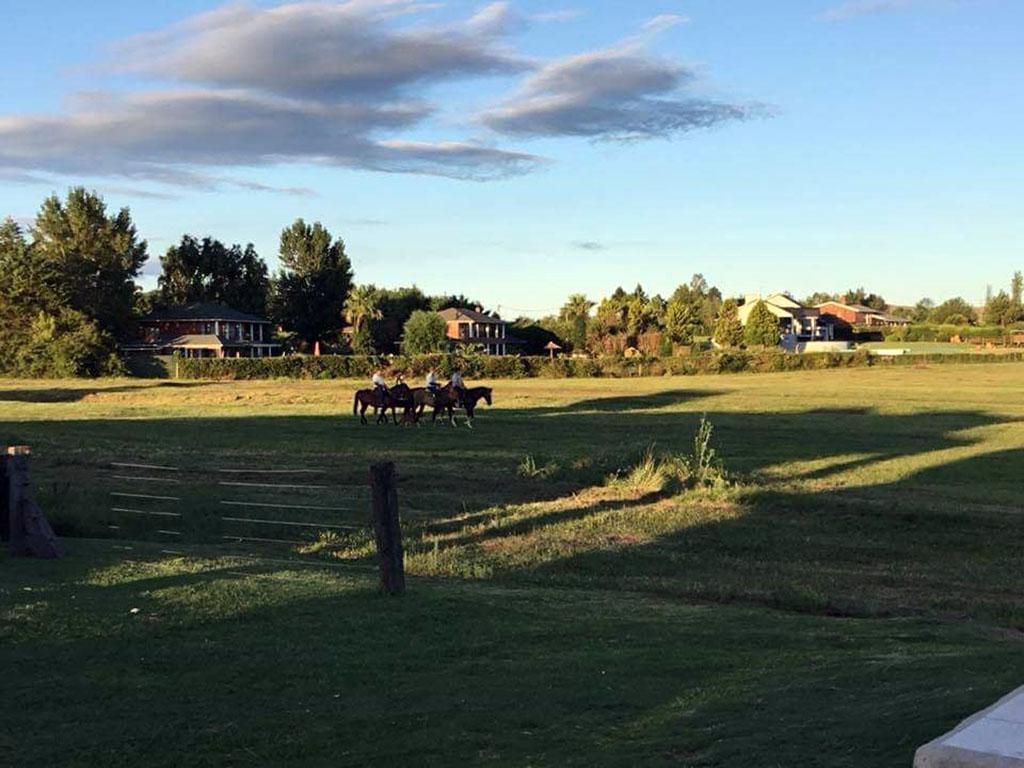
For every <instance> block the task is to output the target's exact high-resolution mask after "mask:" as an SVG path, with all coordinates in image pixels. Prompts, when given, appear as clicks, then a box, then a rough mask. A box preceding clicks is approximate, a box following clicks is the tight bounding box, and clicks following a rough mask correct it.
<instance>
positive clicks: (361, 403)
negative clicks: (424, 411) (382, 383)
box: [352, 381, 412, 424]
mask: <svg viewBox="0 0 1024 768" xmlns="http://www.w3.org/2000/svg"><path fill="white" fill-rule="evenodd" d="M367 408H373V412H374V413H375V414H376V415H377V423H378V424H381V423H383V422H386V421H387V420H388V409H389V408H390V409H391V418H393V419H394V421H395V424H398V412H397V410H398V409H399V408H401V409H402V411H403V412H404V414H405V416H409V415H410V411H411V409H412V398H411V397H410V390H409V385H407V384H406V383H404V382H401V381H400V382H398V383H397V384H395V386H393V387H392V388H391V389H389V390H388V391H387V392H386V393H385V394H384V404H383V405H381V399H380V396H379V395H378V394H377V391H376V390H373V389H360V390H357V391H356V393H355V396H354V397H353V398H352V415H353V416H356V415H358V416H359V421H360V422H361V423H363V424H368V423H369V422H368V421H367V420H366V409H367ZM360 409H362V410H360Z"/></svg>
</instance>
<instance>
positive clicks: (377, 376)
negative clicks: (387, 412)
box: [372, 368, 388, 408]
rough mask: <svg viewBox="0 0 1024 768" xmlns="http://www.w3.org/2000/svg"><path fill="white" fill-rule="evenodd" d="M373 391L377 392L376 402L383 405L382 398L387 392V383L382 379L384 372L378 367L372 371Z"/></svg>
mask: <svg viewBox="0 0 1024 768" xmlns="http://www.w3.org/2000/svg"><path fill="white" fill-rule="evenodd" d="M372 381H373V391H374V392H375V393H377V402H379V403H380V407H381V408H383V407H384V398H385V397H386V396H387V394H388V383H387V381H385V379H384V372H383V371H382V370H380V369H379V368H378V369H377V370H376V371H374V372H373V379H372Z"/></svg>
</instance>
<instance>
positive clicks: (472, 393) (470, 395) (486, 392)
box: [462, 387, 493, 427]
mask: <svg viewBox="0 0 1024 768" xmlns="http://www.w3.org/2000/svg"><path fill="white" fill-rule="evenodd" d="M492 393H493V390H492V389H491V388H490V387H470V388H469V389H464V390H463V391H462V407H463V408H465V409H466V418H467V419H469V421H468V422H467V425H468V426H470V427H472V426H473V411H474V410H475V409H476V404H477V403H478V402H480V400H481V399H482V400H483V401H484V402H486V403H487V404H488V405H491V395H492Z"/></svg>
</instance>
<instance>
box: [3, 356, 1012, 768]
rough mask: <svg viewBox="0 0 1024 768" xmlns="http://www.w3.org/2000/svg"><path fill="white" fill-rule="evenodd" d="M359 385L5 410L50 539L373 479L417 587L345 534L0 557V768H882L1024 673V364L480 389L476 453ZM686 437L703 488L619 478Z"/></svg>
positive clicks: (53, 391) (293, 385)
mask: <svg viewBox="0 0 1024 768" xmlns="http://www.w3.org/2000/svg"><path fill="white" fill-rule="evenodd" d="M355 384H356V383H354V382H347V383H346V382H292V381H287V382H284V381H282V382H251V383H206V382H163V383H159V382H141V381H130V380H125V381H111V382H99V383H83V382H75V383H68V384H63V383H56V384H55V383H48V382H32V383H27V382H0V408H2V409H3V415H2V417H0V439H2V440H3V441H4V442H6V443H8V444H11V443H28V444H30V445H32V446H33V449H34V451H35V456H34V459H33V461H34V466H35V471H36V481H37V486H38V487H39V495H40V497H41V499H42V500H43V501H44V503H45V504H47V506H48V509H49V511H50V512H51V515H52V516H53V517H54V518H55V519H56V520H57V521H58V524H59V525H61V526H62V527H66V528H67V529H68V530H71V531H74V530H76V529H77V530H80V531H82V532H87V533H93V530H92V529H90V527H89V524H90V519H93V518H95V519H97V520H98V519H102V518H103V514H104V510H103V509H101V503H100V500H101V498H102V496H103V493H104V487H105V486H104V485H103V483H104V480H103V479H102V476H101V474H100V473H98V472H97V471H96V467H98V466H101V465H103V464H104V463H108V462H110V461H112V460H121V461H125V460H128V461H132V460H135V461H142V460H145V461H147V462H152V463H157V464H159V463H172V462H176V463H177V464H180V465H189V466H264V467H267V466H287V467H295V466H318V467H324V466H326V467H330V468H331V469H332V473H333V474H332V479H335V480H340V481H344V482H351V483H361V482H363V480H364V478H365V474H366V465H367V463H368V462H369V461H370V460H373V459H376V458H379V457H387V458H392V459H394V460H395V461H396V462H397V464H398V466H399V472H400V474H401V477H402V485H401V489H400V499H401V503H402V508H403V518H404V525H405V534H406V544H407V551H408V558H407V562H408V568H409V571H410V573H411V576H410V589H409V593H408V594H407V595H406V596H405V597H404V598H402V599H399V600H389V599H385V598H382V597H379V596H378V595H377V594H376V593H375V589H374V587H375V584H374V581H373V573H372V570H371V569H370V567H369V566H370V565H371V564H372V560H371V559H370V553H371V548H370V545H369V536H368V535H367V533H366V532H365V531H363V532H359V531H357V532H354V533H350V534H341V535H332V536H323V537H321V540H320V542H319V543H318V544H317V545H316V546H313V547H306V548H305V550H306V551H309V550H312V552H311V554H308V555H306V556H305V558H304V559H302V560H301V561H300V562H298V563H296V562H293V558H294V557H295V555H294V553H284V554H288V555H289V557H283V556H282V553H279V552H275V553H274V554H273V556H269V555H268V551H261V552H258V553H257V552H256V551H255V550H252V551H251V552H250V554H252V555H254V556H242V555H240V554H229V553H228V551H227V550H225V549H224V548H223V547H219V546H211V545H209V544H207V543H205V541H200V540H199V539H197V540H196V541H188V542H185V543H183V544H181V545H178V546H177V548H178V549H181V550H183V551H186V552H187V554H185V555H170V554H165V553H163V552H162V551H161V550H163V549H165V548H166V547H165V545H160V544H152V545H151V544H145V543H138V544H132V546H133V547H134V549H133V550H131V551H130V552H125V551H122V550H114V549H113V548H112V547H111V542H104V541H101V540H95V539H70V540H69V541H68V546H69V550H70V555H69V557H68V558H66V559H65V560H63V561H60V562H56V563H40V562H34V561H12V560H10V559H2V560H0V568H2V569H3V571H4V573H5V578H4V579H3V586H2V587H0V590H2V592H0V659H2V663H3V665H4V668H5V669H8V670H14V672H13V673H12V674H8V675H6V676H5V680H6V681H7V682H8V685H7V686H5V688H7V689H8V690H10V692H11V693H9V694H8V695H6V696H5V697H3V702H4V703H3V705H2V707H0V712H2V714H0V722H2V723H3V725H2V726H0V762H11V763H14V764H49V763H62V764H79V765H129V764H131V765H141V764H145V765H180V764H182V763H185V762H187V763H189V764H196V765H234V764H268V765H271V764H272V765H283V764H291V765H316V764H323V765H326V764H331V765H361V764H366V763H368V762H372V761H374V760H376V761H377V762H381V763H383V764H437V765H447V764H495V765H554V764H577V765H600V764H607V765H640V764H644V765H661V764H665V765H668V764H674V765H694V766H730V765H739V764H750V763H751V762H752V763H753V764H758V765H780V766H788V765H821V766H873V765H877V766H888V765H900V764H903V765H906V764H909V761H910V756H911V755H912V753H913V750H914V748H915V747H916V746H917V745H919V744H920V743H922V742H924V741H926V740H928V739H930V738H932V737H934V736H935V735H938V733H940V732H941V731H942V730H944V729H946V728H948V727H949V726H951V725H952V724H954V723H955V722H956V721H958V720H959V719H961V718H962V717H964V716H966V715H967V714H969V713H970V712H972V711H973V710H975V709H977V708H979V707H981V706H983V705H985V704H986V703H988V702H990V701H991V700H994V699H995V698H996V697H997V696H998V695H999V694H1001V693H1003V692H1005V691H1006V690H1008V689H1010V688H1012V687H1014V686H1015V685H1018V684H1019V683H1020V679H1021V677H1022V676H1024V657H1022V654H1021V651H1022V648H1024V647H1022V646H1021V634H1020V631H1021V629H1024V605H1022V600H1021V597H1020V593H1021V577H1020V574H1021V565H1022V563H1021V553H1022V552H1024V534H1022V533H1021V526H1020V519H1021V512H1022V511H1024V503H1022V501H1021V495H1020V478H1021V477H1022V476H1024V472H1022V470H1024V429H1022V425H1021V424H1020V423H1018V422H1019V421H1020V420H1021V418H1022V416H1024V366H1020V365H1015V364H1011V365H1005V366H1002V365H1001V366H962V367H961V366H945V365H944V366H937V367H935V368H915V369H892V370H851V371H821V372H801V373H794V374H777V375H775V374H773V375H757V376H720V377H697V378H687V379H672V378H665V379H635V380H584V381H561V380H558V381H537V380H531V381H503V382H494V386H495V389H496V400H495V405H494V407H493V408H491V409H487V408H486V407H484V408H483V409H482V410H481V411H480V413H479V417H478V419H477V424H476V428H475V429H474V430H468V429H465V428H460V429H456V430H451V429H447V428H434V427H429V426H421V427H419V428H408V427H403V428H396V427H393V426H387V427H375V426H370V427H361V426H359V424H358V421H357V420H356V419H355V418H353V417H352V415H351V401H350V399H349V398H350V396H351V391H352V389H353V387H354V386H355ZM702 415H706V417H707V418H708V419H709V420H710V421H711V422H712V423H713V424H714V426H715V435H714V445H715V447H716V449H717V450H718V451H719V453H720V455H721V457H722V458H723V460H724V462H725V465H726V467H727V469H728V470H729V471H730V473H731V476H732V481H733V482H732V485H731V486H730V487H728V488H726V489H718V490H715V491H699V490H690V491H683V490H680V488H678V487H676V486H672V485H668V484H664V483H661V482H659V481H658V479H657V478H656V477H655V478H650V477H646V478H644V477H640V478H638V476H637V473H633V472H631V470H632V469H633V468H634V467H635V466H636V465H637V464H638V463H639V462H640V461H641V459H642V457H643V456H644V455H645V453H648V452H650V453H653V454H654V455H655V456H668V457H673V456H676V455H683V454H686V453H688V452H689V451H690V450H691V449H692V446H691V443H692V439H693V434H694V431H695V429H696V426H697V424H698V422H699V420H700V418H701V416H702ZM652 446H653V448H652ZM352 498H354V499H358V503H357V504H356V507H357V510H356V511H355V512H352V513H351V514H348V513H344V514H343V513H339V516H340V517H343V518H344V519H346V520H347V521H348V522H352V523H360V524H361V523H364V522H365V520H366V513H365V512H364V511H360V509H361V505H363V504H364V503H365V498H364V497H359V496H358V495H357V494H356V492H355V491H352ZM123 543H124V542H121V544H123ZM231 552H232V553H237V552H238V550H237V548H234V549H232V550H231ZM281 560H284V562H281ZM133 608H137V609H138V611H137V612H135V613H132V612H131V610H132V609H133ZM33 732H38V733H41V734H45V737H43V736H40V737H39V738H36V737H33V736H32V735H31V734H32V733H33Z"/></svg>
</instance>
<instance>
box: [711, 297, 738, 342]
mask: <svg viewBox="0 0 1024 768" xmlns="http://www.w3.org/2000/svg"><path fill="white" fill-rule="evenodd" d="M738 309H739V307H737V306H736V300H735V299H726V300H725V302H724V303H723V304H722V310H721V312H720V313H719V315H718V321H717V322H716V323H715V335H714V338H715V342H717V343H718V345H719V346H721V347H738V346H739V345H740V344H742V343H743V324H742V323H741V322H740V317H739V313H738Z"/></svg>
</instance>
